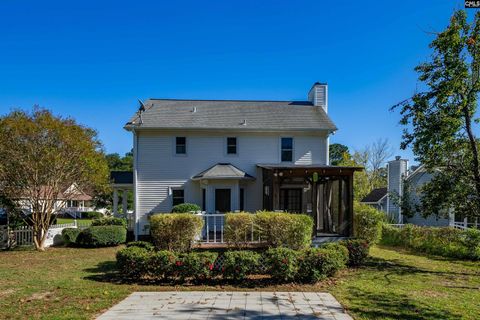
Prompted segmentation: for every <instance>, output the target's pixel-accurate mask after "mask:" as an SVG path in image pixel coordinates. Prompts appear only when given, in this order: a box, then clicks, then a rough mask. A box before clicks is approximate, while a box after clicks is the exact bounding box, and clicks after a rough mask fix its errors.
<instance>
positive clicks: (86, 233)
mask: <svg viewBox="0 0 480 320" xmlns="http://www.w3.org/2000/svg"><path fill="white" fill-rule="evenodd" d="M126 239H127V229H125V227H124V226H91V227H89V228H87V229H83V230H82V231H81V232H80V234H79V235H78V237H77V239H76V241H75V243H76V244H78V245H79V246H82V247H91V248H92V247H109V246H116V245H119V244H121V243H125V241H126Z"/></svg>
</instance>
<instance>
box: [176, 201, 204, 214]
mask: <svg viewBox="0 0 480 320" xmlns="http://www.w3.org/2000/svg"><path fill="white" fill-rule="evenodd" d="M200 210H202V208H200V206H199V205H197V204H194V203H180V204H177V205H176V206H173V208H172V213H192V212H197V211H200Z"/></svg>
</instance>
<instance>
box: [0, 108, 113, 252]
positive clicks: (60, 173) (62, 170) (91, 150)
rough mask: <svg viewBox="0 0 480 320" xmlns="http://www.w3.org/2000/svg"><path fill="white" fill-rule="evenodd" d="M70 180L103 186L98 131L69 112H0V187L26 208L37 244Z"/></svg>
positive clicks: (86, 185) (103, 165)
mask: <svg viewBox="0 0 480 320" xmlns="http://www.w3.org/2000/svg"><path fill="white" fill-rule="evenodd" d="M71 185H76V186H77V188H79V189H81V190H101V189H104V188H107V186H108V167H107V163H106V161H105V157H104V154H103V152H102V145H101V143H100V141H99V140H98V137H97V133H96V132H95V131H94V130H92V129H90V128H87V127H84V126H81V125H79V124H77V123H76V122H75V121H74V120H73V119H71V118H63V117H56V116H54V115H53V114H52V113H51V112H50V111H48V110H45V109H41V108H38V107H35V108H34V110H33V111H32V112H31V113H28V112H25V111H21V110H16V111H12V112H11V113H10V114H8V115H6V116H3V117H0V187H1V188H0V193H1V195H2V196H3V197H5V198H7V199H10V200H11V201H13V202H15V203H17V205H18V204H19V199H21V201H22V205H27V206H29V207H30V208H31V213H30V214H29V215H27V217H26V219H28V220H29V222H30V224H31V225H32V229H33V241H34V244H35V247H36V249H37V250H40V251H43V250H44V243H45V239H46V236H47V231H48V229H49V227H50V223H51V221H52V219H51V218H52V215H53V214H55V213H56V211H57V208H56V206H55V203H56V201H57V200H59V196H60V194H62V193H63V195H64V196H65V197H66V198H67V199H68V197H70V196H73V192H72V194H69V192H65V189H67V188H68V187H69V186H71Z"/></svg>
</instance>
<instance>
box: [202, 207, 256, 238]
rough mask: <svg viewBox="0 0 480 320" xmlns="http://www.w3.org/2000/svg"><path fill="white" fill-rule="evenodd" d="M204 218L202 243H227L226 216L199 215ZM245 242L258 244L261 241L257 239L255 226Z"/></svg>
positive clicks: (217, 214) (218, 214)
mask: <svg viewBox="0 0 480 320" xmlns="http://www.w3.org/2000/svg"><path fill="white" fill-rule="evenodd" d="M199 215H200V216H201V217H202V218H203V222H204V224H203V230H202V235H201V239H200V240H199V242H200V243H225V238H224V235H225V214H223V213H215V214H208V213H205V212H202V213H201V214H199ZM245 237H246V238H245V242H250V243H258V242H260V239H255V232H254V225H253V224H252V230H251V232H249V234H248V235H245Z"/></svg>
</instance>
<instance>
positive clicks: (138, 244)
mask: <svg viewBox="0 0 480 320" xmlns="http://www.w3.org/2000/svg"><path fill="white" fill-rule="evenodd" d="M129 247H138V248H144V249H147V250H150V251H153V250H154V249H155V247H154V246H153V244H151V243H150V242H147V241H132V242H129V243H127V248H129Z"/></svg>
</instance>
